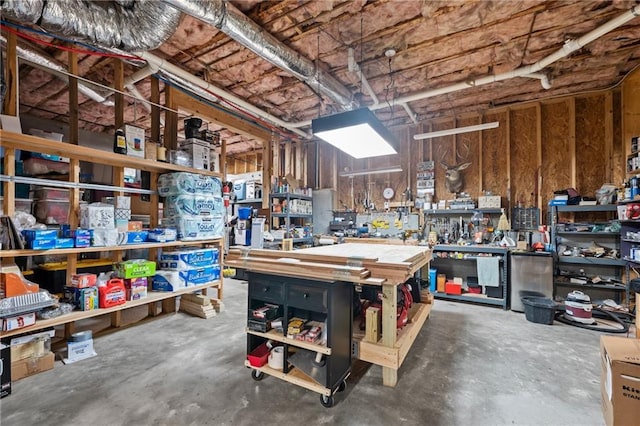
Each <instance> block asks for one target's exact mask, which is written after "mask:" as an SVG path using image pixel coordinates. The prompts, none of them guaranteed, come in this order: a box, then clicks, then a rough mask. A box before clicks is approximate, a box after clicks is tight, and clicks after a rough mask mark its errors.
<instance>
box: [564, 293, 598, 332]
mask: <svg viewBox="0 0 640 426" xmlns="http://www.w3.org/2000/svg"><path fill="white" fill-rule="evenodd" d="M592 309H593V305H592V304H591V298H590V297H589V295H587V294H584V293H583V292H581V291H577V290H575V291H572V292H571V293H569V294H568V295H567V298H566V299H565V301H564V317H565V318H566V319H568V320H569V321H574V322H579V323H581V324H595V323H596V322H595V321H594V320H593V316H592V313H591V310H592Z"/></svg>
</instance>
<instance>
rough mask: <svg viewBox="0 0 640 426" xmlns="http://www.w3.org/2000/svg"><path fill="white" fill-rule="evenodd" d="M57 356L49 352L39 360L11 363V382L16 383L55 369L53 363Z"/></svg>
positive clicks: (29, 359) (30, 359) (32, 359)
mask: <svg viewBox="0 0 640 426" xmlns="http://www.w3.org/2000/svg"><path fill="white" fill-rule="evenodd" d="M54 360H55V355H54V354H53V352H48V353H47V354H46V355H43V356H41V357H38V358H26V359H21V360H19V361H16V362H13V361H12V362H11V380H12V381H16V380H20V379H23V378H25V377H29V376H32V375H34V374H36V373H41V372H43V371H47V370H51V369H52V368H53V362H54Z"/></svg>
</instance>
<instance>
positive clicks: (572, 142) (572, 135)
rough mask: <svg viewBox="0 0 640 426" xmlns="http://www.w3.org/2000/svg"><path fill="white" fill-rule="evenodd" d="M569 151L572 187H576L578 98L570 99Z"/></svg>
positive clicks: (572, 97)
mask: <svg viewBox="0 0 640 426" xmlns="http://www.w3.org/2000/svg"><path fill="white" fill-rule="evenodd" d="M567 118H568V121H569V152H570V153H571V165H570V170H571V188H575V187H576V172H577V165H576V98H575V97H574V96H571V98H570V99H569V117H567Z"/></svg>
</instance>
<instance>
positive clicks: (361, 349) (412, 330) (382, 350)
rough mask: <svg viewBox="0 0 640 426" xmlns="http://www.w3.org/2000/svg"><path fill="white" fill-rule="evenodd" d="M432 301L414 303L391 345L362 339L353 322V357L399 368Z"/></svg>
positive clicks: (424, 320) (429, 309) (420, 327)
mask: <svg viewBox="0 0 640 426" xmlns="http://www.w3.org/2000/svg"><path fill="white" fill-rule="evenodd" d="M432 308H433V304H432V303H415V304H414V305H413V307H412V309H411V312H410V313H409V320H408V322H407V325H405V326H404V327H403V328H402V330H399V332H398V337H397V340H396V343H395V345H394V346H393V347H388V346H384V345H382V344H380V343H378V342H369V341H366V340H364V333H363V332H360V331H358V332H356V330H359V328H358V327H357V324H354V327H353V330H354V334H353V345H354V352H355V354H354V355H355V357H356V358H357V359H359V360H361V361H365V362H369V363H371V364H376V365H380V366H382V367H387V368H391V369H393V370H396V371H397V370H399V369H400V366H401V365H402V362H403V361H404V359H405V358H406V356H407V354H408V353H409V349H411V346H412V345H413V342H414V341H415V340H416V337H418V333H420V330H421V329H422V326H423V325H424V323H425V322H426V321H427V318H429V314H430V313H431V309H432Z"/></svg>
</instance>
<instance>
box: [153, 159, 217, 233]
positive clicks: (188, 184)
mask: <svg viewBox="0 0 640 426" xmlns="http://www.w3.org/2000/svg"><path fill="white" fill-rule="evenodd" d="M158 192H159V194H160V195H161V196H162V197H166V199H165V203H164V216H165V217H164V218H163V219H162V224H163V225H164V226H168V227H170V228H175V229H176V230H177V236H178V239H179V240H202V239H211V238H221V237H222V235H223V232H224V215H225V208H224V201H223V199H222V182H220V179H218V178H215V177H212V176H203V175H198V174H194V173H183V172H179V173H168V174H163V175H161V176H160V178H159V179H158Z"/></svg>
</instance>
